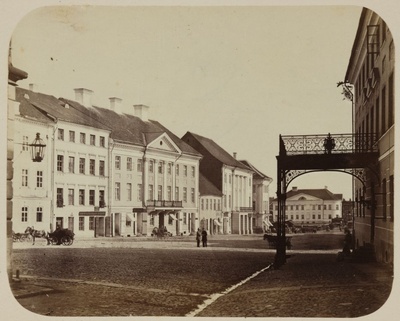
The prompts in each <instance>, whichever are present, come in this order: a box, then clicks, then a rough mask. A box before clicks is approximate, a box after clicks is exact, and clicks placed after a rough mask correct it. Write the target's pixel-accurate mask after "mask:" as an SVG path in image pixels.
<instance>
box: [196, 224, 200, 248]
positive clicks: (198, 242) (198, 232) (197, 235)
mask: <svg viewBox="0 0 400 321" xmlns="http://www.w3.org/2000/svg"><path fill="white" fill-rule="evenodd" d="M200 239H201V232H200V229H199V228H198V229H197V232H196V242H197V247H200Z"/></svg>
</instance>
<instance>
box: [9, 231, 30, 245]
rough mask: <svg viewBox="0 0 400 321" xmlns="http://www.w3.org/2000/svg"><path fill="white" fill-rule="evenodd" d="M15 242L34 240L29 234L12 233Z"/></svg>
mask: <svg viewBox="0 0 400 321" xmlns="http://www.w3.org/2000/svg"><path fill="white" fill-rule="evenodd" d="M12 239H13V242H28V241H31V240H32V236H31V235H30V234H29V233H15V232H14V231H13V232H12Z"/></svg>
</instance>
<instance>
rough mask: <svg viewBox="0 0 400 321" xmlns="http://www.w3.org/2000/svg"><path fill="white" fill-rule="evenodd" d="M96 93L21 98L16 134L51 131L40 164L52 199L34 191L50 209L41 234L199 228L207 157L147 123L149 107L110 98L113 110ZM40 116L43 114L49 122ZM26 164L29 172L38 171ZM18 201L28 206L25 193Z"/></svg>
mask: <svg viewBox="0 0 400 321" xmlns="http://www.w3.org/2000/svg"><path fill="white" fill-rule="evenodd" d="M92 95H93V92H92V91H91V90H88V89H85V88H78V89H75V100H69V99H64V98H59V99H57V98H55V97H53V96H49V95H45V94H40V93H36V92H34V91H31V90H26V89H20V92H19V94H18V99H19V101H20V102H21V104H23V106H24V108H21V109H20V111H21V112H22V113H21V115H19V116H18V117H20V118H21V126H19V128H18V136H21V139H24V138H23V137H24V136H26V135H27V134H26V135H24V134H23V132H26V131H27V130H28V127H27V126H25V125H22V121H23V122H25V123H27V122H28V121H29V122H32V124H33V125H32V126H33V127H32V129H29V131H31V132H35V131H36V130H37V131H39V127H40V126H42V127H43V126H44V125H43V124H45V126H47V132H45V131H44V130H43V128H41V129H40V132H41V133H42V136H43V135H45V136H46V137H45V138H46V144H47V147H46V148H47V153H46V160H45V161H44V162H43V163H42V164H41V165H40V166H41V167H43V168H46V169H47V172H46V175H44V179H45V180H46V183H43V187H42V190H46V192H47V194H46V195H42V194H40V193H42V192H41V190H39V189H38V188H32V190H33V193H34V194H35V195H34V196H29V197H30V199H32V200H33V199H35V200H36V199H38V198H39V199H41V201H42V202H46V204H47V205H46V206H42V209H43V221H42V222H40V223H41V225H43V229H45V230H52V229H53V228H54V226H55V225H56V224H58V225H61V226H62V227H64V228H69V229H71V230H73V231H74V233H75V234H76V235H77V237H80V236H82V237H91V236H133V235H151V233H152V231H153V229H154V228H155V227H157V228H160V227H166V228H167V230H168V231H169V232H171V233H172V234H173V235H189V234H191V233H193V232H194V231H195V230H196V229H197V228H198V226H199V219H198V201H199V198H198V195H199V161H200V158H201V155H200V154H199V153H198V152H196V151H195V150H194V149H193V148H191V147H190V146H189V145H187V144H186V143H184V142H183V141H182V140H180V139H179V138H178V137H177V136H175V135H174V134H173V133H172V132H170V131H169V130H168V129H166V128H165V127H164V126H162V125H161V124H160V123H159V122H157V121H153V120H149V119H148V109H149V108H148V107H147V106H144V105H135V106H129V107H128V106H124V105H123V103H122V100H121V99H119V98H116V97H112V98H110V105H109V107H108V108H104V107H97V106H92V103H91V97H92ZM35 115H36V116H37V117H39V115H41V116H42V117H44V118H43V119H40V120H42V123H43V124H42V123H41V122H40V121H39V120H37V119H36V120H35V119H34V118H35ZM34 120H35V121H34ZM20 148H21V147H20ZM21 160H22V158H21ZM23 164H24V162H21V166H24V165H23ZM28 166H29V168H28V169H27V171H28V173H29V174H30V173H35V172H38V170H37V169H36V168H33V166H32V165H30V164H28ZM38 166H39V165H38ZM32 175H33V174H32ZM29 181H30V182H31V181H32V179H29ZM32 184H33V183H32ZM44 184H46V185H44ZM32 186H33V185H32ZM44 186H47V188H45V187H44ZM19 199H20V203H21V204H17V205H16V208H17V209H19V208H24V205H23V204H24V202H27V200H28V199H27V195H25V194H21V197H20V198H19ZM32 200H31V201H32ZM30 207H32V208H33V209H35V208H36V207H39V206H38V205H35V204H33V205H32V206H30ZM33 211H34V210H33ZM32 213H33V212H32ZM21 215H22V213H21ZM31 216H32V215H29V216H28V218H29V221H26V222H23V221H21V222H18V226H19V230H22V229H23V228H24V227H25V225H27V224H28V223H29V225H32V224H31V223H32V221H31V219H32V218H31ZM36 216H37V217H38V215H37V214H36ZM21 217H23V216H21ZM33 219H34V218H33ZM34 223H35V228H36V225H38V224H37V223H38V222H34Z"/></svg>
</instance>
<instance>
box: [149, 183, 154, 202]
mask: <svg viewBox="0 0 400 321" xmlns="http://www.w3.org/2000/svg"><path fill="white" fill-rule="evenodd" d="M149 200H154V190H153V185H152V184H150V185H149Z"/></svg>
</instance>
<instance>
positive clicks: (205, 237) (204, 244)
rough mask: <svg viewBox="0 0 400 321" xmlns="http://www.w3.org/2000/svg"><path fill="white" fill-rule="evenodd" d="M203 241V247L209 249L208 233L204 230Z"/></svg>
mask: <svg viewBox="0 0 400 321" xmlns="http://www.w3.org/2000/svg"><path fill="white" fill-rule="evenodd" d="M201 241H202V242H203V247H207V231H206V230H205V229H204V227H203V230H202V231H201Z"/></svg>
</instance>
